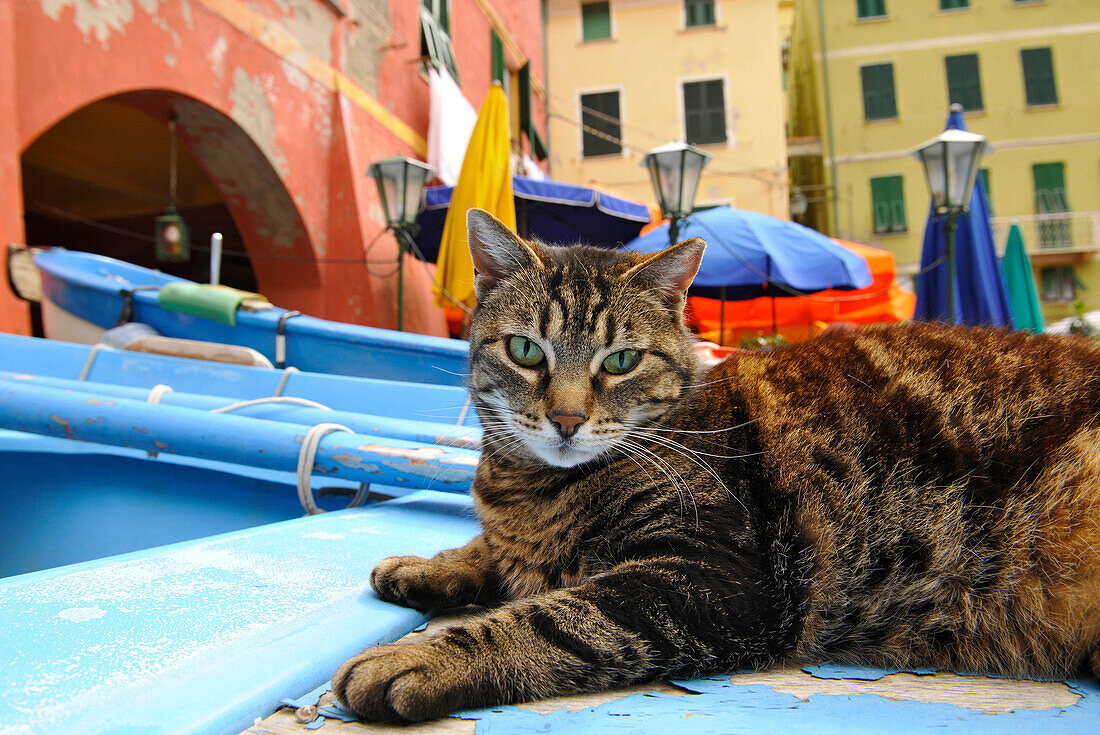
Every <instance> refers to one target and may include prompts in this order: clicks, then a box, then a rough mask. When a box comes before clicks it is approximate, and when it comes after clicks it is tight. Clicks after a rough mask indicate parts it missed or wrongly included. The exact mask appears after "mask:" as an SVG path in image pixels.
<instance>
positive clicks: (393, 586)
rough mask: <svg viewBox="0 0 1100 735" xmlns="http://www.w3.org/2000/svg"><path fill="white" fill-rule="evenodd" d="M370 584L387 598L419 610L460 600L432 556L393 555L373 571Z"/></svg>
mask: <svg viewBox="0 0 1100 735" xmlns="http://www.w3.org/2000/svg"><path fill="white" fill-rule="evenodd" d="M370 586H371V587H373V588H374V591H375V592H376V593H377V594H378V596H379V597H381V598H382V599H383V600H385V601H386V602H395V603H397V604H398V605H404V606H405V607H411V608H414V609H416V610H436V609H440V608H445V607H452V606H455V605H456V604H461V602H460V601H458V600H454V599H452V598H453V595H452V594H451V593H450V592H449V591H448V590H447V589H446V587H447V584H446V580H445V579H444V578H443V576H442V575H441V574H440V571H439V570H438V569H437V567H436V565H435V564H433V563H432V561H431V560H430V559H425V558H423V557H420V556H391V557H389V558H387V559H383V560H382V561H380V562H378V565H377V566H376V567H375V568H374V570H373V571H371V573H370Z"/></svg>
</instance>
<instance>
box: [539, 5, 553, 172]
mask: <svg viewBox="0 0 1100 735" xmlns="http://www.w3.org/2000/svg"><path fill="white" fill-rule="evenodd" d="M549 19H550V3H549V0H542V87H543V89H545V90H549V89H550V51H549V48H548V46H547V40H548V39H547V34H546V26H547V23H548V22H549ZM542 115H543V117H542V129H543V130H545V131H546V177H547V178H549V179H553V178H554V177H553V176H552V175H551V174H552V173H553V172H552V171H551V170H550V165H551V163H552V162H553V160H554V157H553V156H551V155H550V151H552V150H554V149H553V146H552V143H551V141H550V92H549V91H547V92H546V99H544V100H543V105H542Z"/></svg>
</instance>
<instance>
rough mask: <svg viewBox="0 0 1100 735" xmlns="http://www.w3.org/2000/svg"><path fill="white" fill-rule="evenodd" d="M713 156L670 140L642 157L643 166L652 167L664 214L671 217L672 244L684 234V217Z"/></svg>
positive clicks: (651, 172) (650, 175)
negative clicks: (681, 233) (682, 228)
mask: <svg viewBox="0 0 1100 735" xmlns="http://www.w3.org/2000/svg"><path fill="white" fill-rule="evenodd" d="M711 158H713V156H711V155H710V154H709V153H707V152H706V151H702V150H699V149H698V148H696V147H695V146H693V145H687V144H686V143H666V144H665V145H663V146H660V147H659V148H654V149H653V150H651V151H649V152H648V153H646V154H645V156H644V157H643V158H642V166H643V167H645V168H646V169H648V170H649V180H650V183H652V184H653V192H654V193H655V194H656V195H657V203H658V204H659V205H660V206H661V216H662V217H666V218H668V224H669V227H668V239H669V242H670V244H671V245H675V244H676V239H677V238H678V237H679V236H680V220H682V219H683V218H684V217H686V216H687V215H689V214H691V210H692V209H693V208H694V207H695V192H696V191H697V190H698V188H699V177H700V176H701V175H702V173H703V168H704V167H705V166H706V165H707V164H708V163H710V159H711Z"/></svg>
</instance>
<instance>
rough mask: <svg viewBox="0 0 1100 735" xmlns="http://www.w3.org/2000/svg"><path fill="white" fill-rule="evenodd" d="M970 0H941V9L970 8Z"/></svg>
mask: <svg viewBox="0 0 1100 735" xmlns="http://www.w3.org/2000/svg"><path fill="white" fill-rule="evenodd" d="M969 7H970V0H940V10H954V9H956V8H969Z"/></svg>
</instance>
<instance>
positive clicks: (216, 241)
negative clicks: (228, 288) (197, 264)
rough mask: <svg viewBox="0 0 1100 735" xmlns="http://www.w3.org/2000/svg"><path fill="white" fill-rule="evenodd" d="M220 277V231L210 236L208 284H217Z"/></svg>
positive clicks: (219, 281)
mask: <svg viewBox="0 0 1100 735" xmlns="http://www.w3.org/2000/svg"><path fill="white" fill-rule="evenodd" d="M221 279H222V233H220V232H215V233H214V234H213V235H211V236H210V285H211V286H217V285H218V284H219V283H221Z"/></svg>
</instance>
